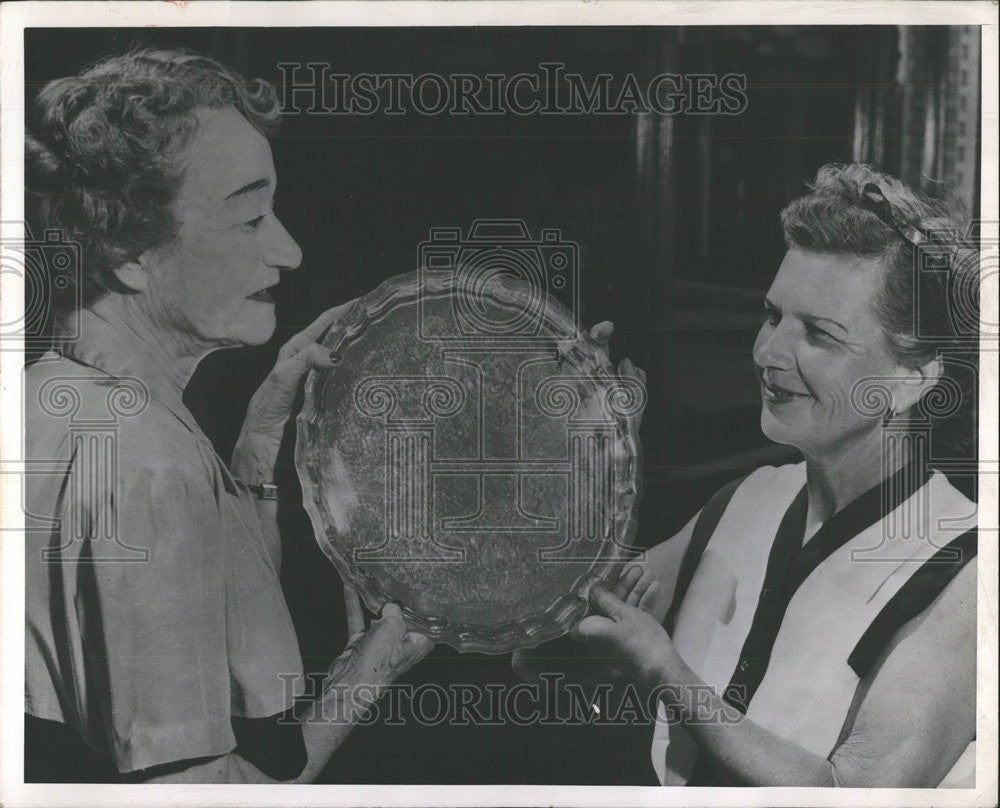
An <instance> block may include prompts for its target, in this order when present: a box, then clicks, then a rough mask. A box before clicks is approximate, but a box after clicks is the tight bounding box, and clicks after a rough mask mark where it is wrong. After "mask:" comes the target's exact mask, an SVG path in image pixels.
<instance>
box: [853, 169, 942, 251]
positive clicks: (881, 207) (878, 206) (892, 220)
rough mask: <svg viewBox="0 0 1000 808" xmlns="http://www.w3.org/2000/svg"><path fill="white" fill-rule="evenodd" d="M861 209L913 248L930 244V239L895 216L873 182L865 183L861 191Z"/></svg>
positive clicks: (879, 189) (887, 201) (890, 206)
mask: <svg viewBox="0 0 1000 808" xmlns="http://www.w3.org/2000/svg"><path fill="white" fill-rule="evenodd" d="M861 207H863V208H864V209H865V210H867V211H869V212H870V213H874V214H875V215H876V216H878V217H879V219H881V220H882V221H883V222H884V223H885V224H887V225H889V227H891V228H892V229H893V230H895V231H896V232H897V233H898V234H899V235H900V237H901V238H904V239H906V240H907V241H908V242H910V244H912V245H913V246H914V247H919V246H920V245H921V244H927V243H929V242H930V239H929V238H927V236H926V235H924V234H923V233H922V232H920V231H919V230H918V229H917V228H915V227H913V226H912V225H909V224H907V223H906V222H904V221H903V220H902V219H900V218H899V217H898V216H896V212H895V211H894V210H893V209H892V205H890V204H889V200H888V199H886V198H885V194H884V193H882V189H881V188H879V187H878V186H877V185H876V184H875V183H874V182H869V183H867V184H866V185H865V187H864V188H863V189H862V191H861Z"/></svg>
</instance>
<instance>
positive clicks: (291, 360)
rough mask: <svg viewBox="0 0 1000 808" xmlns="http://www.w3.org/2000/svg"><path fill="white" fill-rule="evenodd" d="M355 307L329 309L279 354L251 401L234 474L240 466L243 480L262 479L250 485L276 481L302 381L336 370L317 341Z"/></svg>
mask: <svg viewBox="0 0 1000 808" xmlns="http://www.w3.org/2000/svg"><path fill="white" fill-rule="evenodd" d="M354 303H355V301H353V300H352V301H350V302H348V303H344V304H342V305H340V306H335V307H333V308H332V309H327V310H326V311H325V312H323V313H322V314H321V315H320V316H319V317H317V318H316V319H315V320H314V321H313V322H312V323H311V324H310V325H309V326H308V327H307V328H305V329H303V330H302V331H300V332H299V333H298V334H296V335H295V336H294V337H292V338H291V339H290V340H288V342H286V343H285V344H284V345H282V346H281V349H280V350H279V351H278V359H277V361H276V362H275V363H274V367H273V368H272V369H271V372H270V373H269V374H268V375H267V378H266V379H264V382H263V384H261V386H260V387H259V388H258V389H257V392H256V393H254V395H253V398H251V399H250V406H249V407H247V414H246V418H245V419H244V420H243V428H242V429H241V430H240V436H239V439H238V440H237V441H236V448H235V450H234V452H233V469H234V471H237V466H239V467H240V468H239V472H240V473H241V474H242V475H243V476H246V477H254V476H256V477H260V478H261V479H260V480H247V482H254V483H256V482H270V481H271V480H272V479H273V473H274V464H275V463H276V462H277V458H278V450H279V449H280V447H281V440H282V437H283V435H284V432H285V427H286V425H287V424H288V421H289V419H290V418H291V416H292V406H293V405H294V403H295V396H296V394H297V393H298V391H299V387H300V385H301V384H302V379H303V378H304V377H305V375H306V373H307V372H308V371H310V370H314V369H316V370H325V369H327V368H331V367H333V362H331V361H330V352H329V350H328V349H327V348H324V347H323V346H322V345H320V344H319V343H318V342H317V340H318V339H319V338H320V337H322V335H323V333H324V332H325V331H326V330H327V329H328V328H329V327H330V326H331V325H333V323H335V322H336V321H337V320H339V319H341V318H342V317H343V316H344V315H345V314H347V312H348V311H350V309H351V307H352V306H353V305H354Z"/></svg>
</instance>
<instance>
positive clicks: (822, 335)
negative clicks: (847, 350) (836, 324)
mask: <svg viewBox="0 0 1000 808" xmlns="http://www.w3.org/2000/svg"><path fill="white" fill-rule="evenodd" d="M806 333H807V334H808V335H809V336H810V337H812V338H813V339H820V340H827V341H829V342H838V340H837V338H836V337H834V336H833V334H831V333H830V332H829V331H824V330H823V329H822V328H817V327H816V326H814V325H806Z"/></svg>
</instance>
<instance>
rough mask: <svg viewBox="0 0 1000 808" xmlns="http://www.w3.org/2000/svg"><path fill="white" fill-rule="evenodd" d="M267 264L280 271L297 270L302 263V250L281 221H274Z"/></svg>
mask: <svg viewBox="0 0 1000 808" xmlns="http://www.w3.org/2000/svg"><path fill="white" fill-rule="evenodd" d="M267 263H268V264H269V265H270V266H272V267H277V268H278V269H284V270H290V269H295V268H296V267H297V266H298V265H299V264H301V263H302V249H301V248H300V247H299V245H298V243H297V242H296V241H295V239H293V238H292V235H291V233H289V232H288V231H287V230H286V229H285V226H284V225H283V224H282V223H281V221H280V220H279V219H277V218H275V219H274V233H273V234H272V236H271V238H270V239H269V240H268V249H267Z"/></svg>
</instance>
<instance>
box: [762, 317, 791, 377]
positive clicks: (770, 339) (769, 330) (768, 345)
mask: <svg viewBox="0 0 1000 808" xmlns="http://www.w3.org/2000/svg"><path fill="white" fill-rule="evenodd" d="M793 357H794V350H793V336H792V334H791V333H790V329H789V326H787V325H786V324H785V323H784V322H780V323H778V324H777V325H771V324H770V323H764V325H762V326H761V329H760V331H759V332H758V333H757V339H756V340H755V342H754V346H753V360H754V362H756V363H757V365H758V366H759V367H762V368H766V367H772V368H780V369H788V368H791V367H792V366H793V365H794V358H793Z"/></svg>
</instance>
